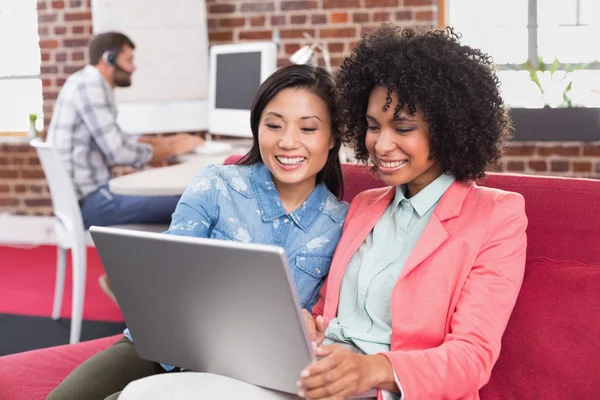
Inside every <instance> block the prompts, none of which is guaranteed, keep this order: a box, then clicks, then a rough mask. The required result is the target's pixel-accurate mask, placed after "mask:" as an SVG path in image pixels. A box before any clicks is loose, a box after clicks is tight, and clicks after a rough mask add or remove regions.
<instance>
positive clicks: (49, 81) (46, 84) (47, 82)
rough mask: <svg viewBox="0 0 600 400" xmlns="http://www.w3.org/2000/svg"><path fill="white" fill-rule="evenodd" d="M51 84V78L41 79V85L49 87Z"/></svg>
mask: <svg viewBox="0 0 600 400" xmlns="http://www.w3.org/2000/svg"><path fill="white" fill-rule="evenodd" d="M50 86H52V80H51V79H47V78H46V79H42V87H50Z"/></svg>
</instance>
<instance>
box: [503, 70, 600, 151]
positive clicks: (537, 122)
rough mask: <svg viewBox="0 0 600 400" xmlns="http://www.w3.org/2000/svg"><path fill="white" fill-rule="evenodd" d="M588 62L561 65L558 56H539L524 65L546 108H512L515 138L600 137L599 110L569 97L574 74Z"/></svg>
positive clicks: (572, 139)
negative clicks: (535, 60)
mask: <svg viewBox="0 0 600 400" xmlns="http://www.w3.org/2000/svg"><path fill="white" fill-rule="evenodd" d="M584 67H585V64H568V65H566V66H563V67H562V68H561V64H560V62H559V60H558V59H555V60H554V61H553V62H552V63H545V62H544V60H542V58H539V60H538V62H537V65H534V64H533V63H532V62H531V61H527V62H526V63H523V64H521V66H520V68H519V69H521V70H526V71H527V72H529V76H530V79H531V81H532V82H533V83H535V85H536V87H537V88H538V89H539V91H540V95H541V96H542V99H543V102H544V107H543V108H512V109H511V110H510V114H511V117H512V120H513V123H514V126H515V135H514V137H513V140H521V141H526V140H533V141H588V140H590V141H591V140H600V109H598V108H590V107H579V106H576V105H574V104H573V100H572V99H571V97H570V96H569V94H570V92H571V89H572V86H573V80H572V73H573V72H574V71H577V70H579V69H582V68H584Z"/></svg>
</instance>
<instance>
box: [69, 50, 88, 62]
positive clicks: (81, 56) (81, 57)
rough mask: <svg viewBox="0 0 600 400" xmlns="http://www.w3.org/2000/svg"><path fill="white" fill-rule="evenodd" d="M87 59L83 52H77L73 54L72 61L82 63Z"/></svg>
mask: <svg viewBox="0 0 600 400" xmlns="http://www.w3.org/2000/svg"><path fill="white" fill-rule="evenodd" d="M84 59H85V53H84V52H83V51H76V52H74V53H73V54H71V60H73V61H82V60H84Z"/></svg>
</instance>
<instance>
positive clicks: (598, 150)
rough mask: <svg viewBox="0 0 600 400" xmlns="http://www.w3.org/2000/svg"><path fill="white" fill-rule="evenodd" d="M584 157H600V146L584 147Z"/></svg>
mask: <svg viewBox="0 0 600 400" xmlns="http://www.w3.org/2000/svg"><path fill="white" fill-rule="evenodd" d="M583 155H584V156H600V144H595V145H591V144H588V145H586V146H584V147H583Z"/></svg>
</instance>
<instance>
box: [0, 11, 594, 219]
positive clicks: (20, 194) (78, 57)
mask: <svg viewBox="0 0 600 400" xmlns="http://www.w3.org/2000/svg"><path fill="white" fill-rule="evenodd" d="M435 4H437V0H242V1H240V0H206V5H207V16H208V31H209V41H210V43H211V44H214V43H228V42H240V41H252V40H270V39H271V38H272V36H273V31H274V30H277V31H278V33H279V37H280V47H279V54H278V57H279V65H280V66H283V65H286V64H287V63H288V61H287V58H288V57H289V56H290V55H291V54H292V53H293V52H295V51H296V50H297V49H298V48H300V46H302V45H303V44H304V38H303V35H302V34H303V32H307V33H309V34H311V35H312V36H314V37H318V38H320V39H321V40H322V41H323V42H324V43H326V44H327V46H328V49H329V51H330V53H331V57H332V64H333V66H334V67H335V66H337V65H338V64H339V63H340V62H341V60H342V58H343V56H344V55H345V54H347V53H348V52H349V51H350V50H351V49H352V47H353V45H354V43H355V42H356V41H357V40H358V38H359V36H360V33H361V32H362V31H363V30H364V29H369V28H373V27H376V26H378V25H379V24H380V23H381V22H383V21H394V22H397V23H399V24H403V25H416V24H419V25H429V26H433V25H435V24H436V21H437V8H436V6H435ZM38 10H39V18H38V24H39V29H38V30H39V35H40V48H41V57H42V64H41V77H42V83H43V96H44V119H45V126H47V125H48V122H49V120H50V117H51V115H52V109H53V106H54V103H55V100H56V97H57V95H58V92H59V90H60V87H61V86H62V84H63V83H64V81H65V79H66V78H67V77H68V76H69V74H71V73H72V72H74V71H76V70H78V69H80V68H81V67H83V66H84V65H85V64H86V63H87V43H88V40H89V38H90V36H91V33H92V22H91V5H90V0H42V1H38ZM133 39H134V40H135V38H133ZM499 170H508V171H511V172H527V173H542V174H552V175H563V176H585V177H600V145H598V144H595V145H586V144H583V143H551V144H539V143H525V144H516V143H513V144H511V145H510V146H509V149H508V151H507V156H506V157H505V158H504V159H503V160H502V162H501V163H500V165H499ZM51 211H52V206H51V202H50V198H49V192H48V188H47V185H46V182H45V179H44V175H43V172H42V170H41V168H40V166H39V161H38V160H37V157H36V156H35V152H33V151H32V150H31V149H30V148H29V147H28V146H27V145H10V144H2V145H0V212H9V213H12V214H30V215H49V214H51Z"/></svg>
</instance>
